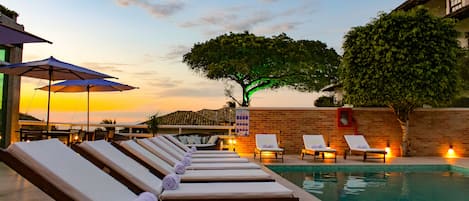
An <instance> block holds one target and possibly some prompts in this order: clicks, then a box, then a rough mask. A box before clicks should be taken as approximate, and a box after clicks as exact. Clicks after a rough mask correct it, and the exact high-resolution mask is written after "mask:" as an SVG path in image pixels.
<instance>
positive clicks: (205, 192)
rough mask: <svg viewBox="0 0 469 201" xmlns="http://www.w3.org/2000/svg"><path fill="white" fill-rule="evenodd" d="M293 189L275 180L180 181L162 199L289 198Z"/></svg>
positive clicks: (164, 193)
mask: <svg viewBox="0 0 469 201" xmlns="http://www.w3.org/2000/svg"><path fill="white" fill-rule="evenodd" d="M290 197H293V191H292V190H290V189H288V188H286V187H284V186H282V185H280V184H279V183H277V182H235V183H217V184H215V185H214V183H182V184H180V185H179V188H178V189H177V190H173V191H164V192H163V194H162V195H161V196H160V198H161V199H163V200H173V199H187V198H190V199H219V200H223V199H226V198H231V199H248V198H257V199H262V198H290Z"/></svg>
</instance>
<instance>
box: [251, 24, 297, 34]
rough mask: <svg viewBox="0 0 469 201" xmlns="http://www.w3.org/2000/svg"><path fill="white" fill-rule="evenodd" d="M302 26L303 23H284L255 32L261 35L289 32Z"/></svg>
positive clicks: (261, 28)
mask: <svg viewBox="0 0 469 201" xmlns="http://www.w3.org/2000/svg"><path fill="white" fill-rule="evenodd" d="M301 24H302V23H301V22H282V23H278V24H274V25H271V26H266V27H260V28H259V29H255V30H254V32H256V33H258V34H261V35H269V34H273V33H282V32H289V31H291V30H294V29H295V28H296V27H297V26H298V25H301Z"/></svg>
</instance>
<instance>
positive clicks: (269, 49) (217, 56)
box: [183, 32, 340, 106]
mask: <svg viewBox="0 0 469 201" xmlns="http://www.w3.org/2000/svg"><path fill="white" fill-rule="evenodd" d="M339 59H340V57H339V55H337V53H336V52H335V50H334V49H332V48H327V45H326V44H324V43H322V42H320V41H309V40H297V41H295V40H293V39H291V38H289V37H288V36H287V35H286V34H280V35H278V36H273V37H271V38H267V37H263V36H256V35H254V34H251V33H249V32H244V33H230V34H224V35H221V36H218V37H216V38H215V39H211V40H209V41H206V42H204V43H197V44H195V45H194V46H193V47H192V49H191V51H190V52H189V53H186V54H185V55H184V56H183V61H184V62H185V63H186V64H187V65H188V66H189V67H190V69H191V70H194V71H196V72H199V73H201V74H202V75H203V76H205V77H206V78H208V79H212V80H224V81H233V82H235V83H236V84H238V85H239V86H240V87H241V89H242V95H243V99H242V101H238V100H237V99H236V98H235V97H234V96H233V94H232V88H231V89H230V88H227V89H225V95H227V96H229V97H231V98H232V99H233V100H234V101H236V102H237V103H238V104H239V105H241V106H249V103H250V101H251V98H252V95H253V94H254V93H256V92H257V91H259V90H263V89H275V88H279V87H283V86H287V87H291V88H293V89H297V90H301V91H317V90H319V89H321V88H322V87H323V86H325V85H327V84H330V83H331V82H334V81H336V80H337V79H338V75H337V68H338V65H339V63H340V60H339Z"/></svg>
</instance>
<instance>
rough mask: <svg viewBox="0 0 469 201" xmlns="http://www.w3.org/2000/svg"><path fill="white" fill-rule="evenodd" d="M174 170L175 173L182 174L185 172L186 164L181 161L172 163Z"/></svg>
mask: <svg viewBox="0 0 469 201" xmlns="http://www.w3.org/2000/svg"><path fill="white" fill-rule="evenodd" d="M174 172H176V174H184V173H185V172H186V166H185V165H184V164H182V163H181V162H177V163H176V164H174Z"/></svg>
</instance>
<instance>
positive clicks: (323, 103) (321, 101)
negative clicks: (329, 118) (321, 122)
mask: <svg viewBox="0 0 469 201" xmlns="http://www.w3.org/2000/svg"><path fill="white" fill-rule="evenodd" d="M314 106H316V107H340V106H342V104H335V103H334V97H332V96H321V97H319V98H318V99H316V100H315V101H314Z"/></svg>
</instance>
